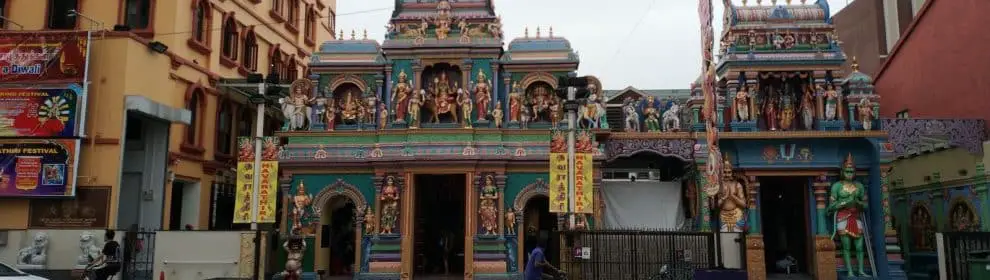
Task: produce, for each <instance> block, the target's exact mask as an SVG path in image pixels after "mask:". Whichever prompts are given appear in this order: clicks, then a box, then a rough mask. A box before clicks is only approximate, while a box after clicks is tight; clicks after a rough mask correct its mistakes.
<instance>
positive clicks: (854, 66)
mask: <svg viewBox="0 0 990 280" xmlns="http://www.w3.org/2000/svg"><path fill="white" fill-rule="evenodd" d="M852 69H853V72H859V60H857V59H856V57H855V56H853V64H852Z"/></svg>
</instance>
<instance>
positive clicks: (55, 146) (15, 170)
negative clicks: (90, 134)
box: [0, 139, 79, 197]
mask: <svg viewBox="0 0 990 280" xmlns="http://www.w3.org/2000/svg"><path fill="white" fill-rule="evenodd" d="M78 146H79V140H75V139H59V140H41V139H25V140H4V141H0V197H42V196H73V195H75V176H76V174H75V172H76V168H75V166H76V157H77V156H78V154H77V152H78V150H77V149H78Z"/></svg>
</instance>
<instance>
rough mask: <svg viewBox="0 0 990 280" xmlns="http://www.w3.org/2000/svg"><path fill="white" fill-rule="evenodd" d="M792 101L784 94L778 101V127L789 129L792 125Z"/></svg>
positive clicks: (793, 113) (793, 114)
mask: <svg viewBox="0 0 990 280" xmlns="http://www.w3.org/2000/svg"><path fill="white" fill-rule="evenodd" d="M794 116H795V112H794V102H792V101H791V98H790V96H789V95H784V96H782V98H781V101H780V129H781V130H791V128H792V127H793V125H794Z"/></svg>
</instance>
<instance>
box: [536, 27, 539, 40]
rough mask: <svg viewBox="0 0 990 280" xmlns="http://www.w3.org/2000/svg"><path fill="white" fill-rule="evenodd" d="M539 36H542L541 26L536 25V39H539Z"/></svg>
mask: <svg viewBox="0 0 990 280" xmlns="http://www.w3.org/2000/svg"><path fill="white" fill-rule="evenodd" d="M539 38H540V27H539V26H537V27H536V39H539Z"/></svg>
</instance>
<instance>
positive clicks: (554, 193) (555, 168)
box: [549, 153, 568, 213]
mask: <svg viewBox="0 0 990 280" xmlns="http://www.w3.org/2000/svg"><path fill="white" fill-rule="evenodd" d="M549 192H550V212H551V213H567V203H568V201H567V153H550V189H549Z"/></svg>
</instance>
